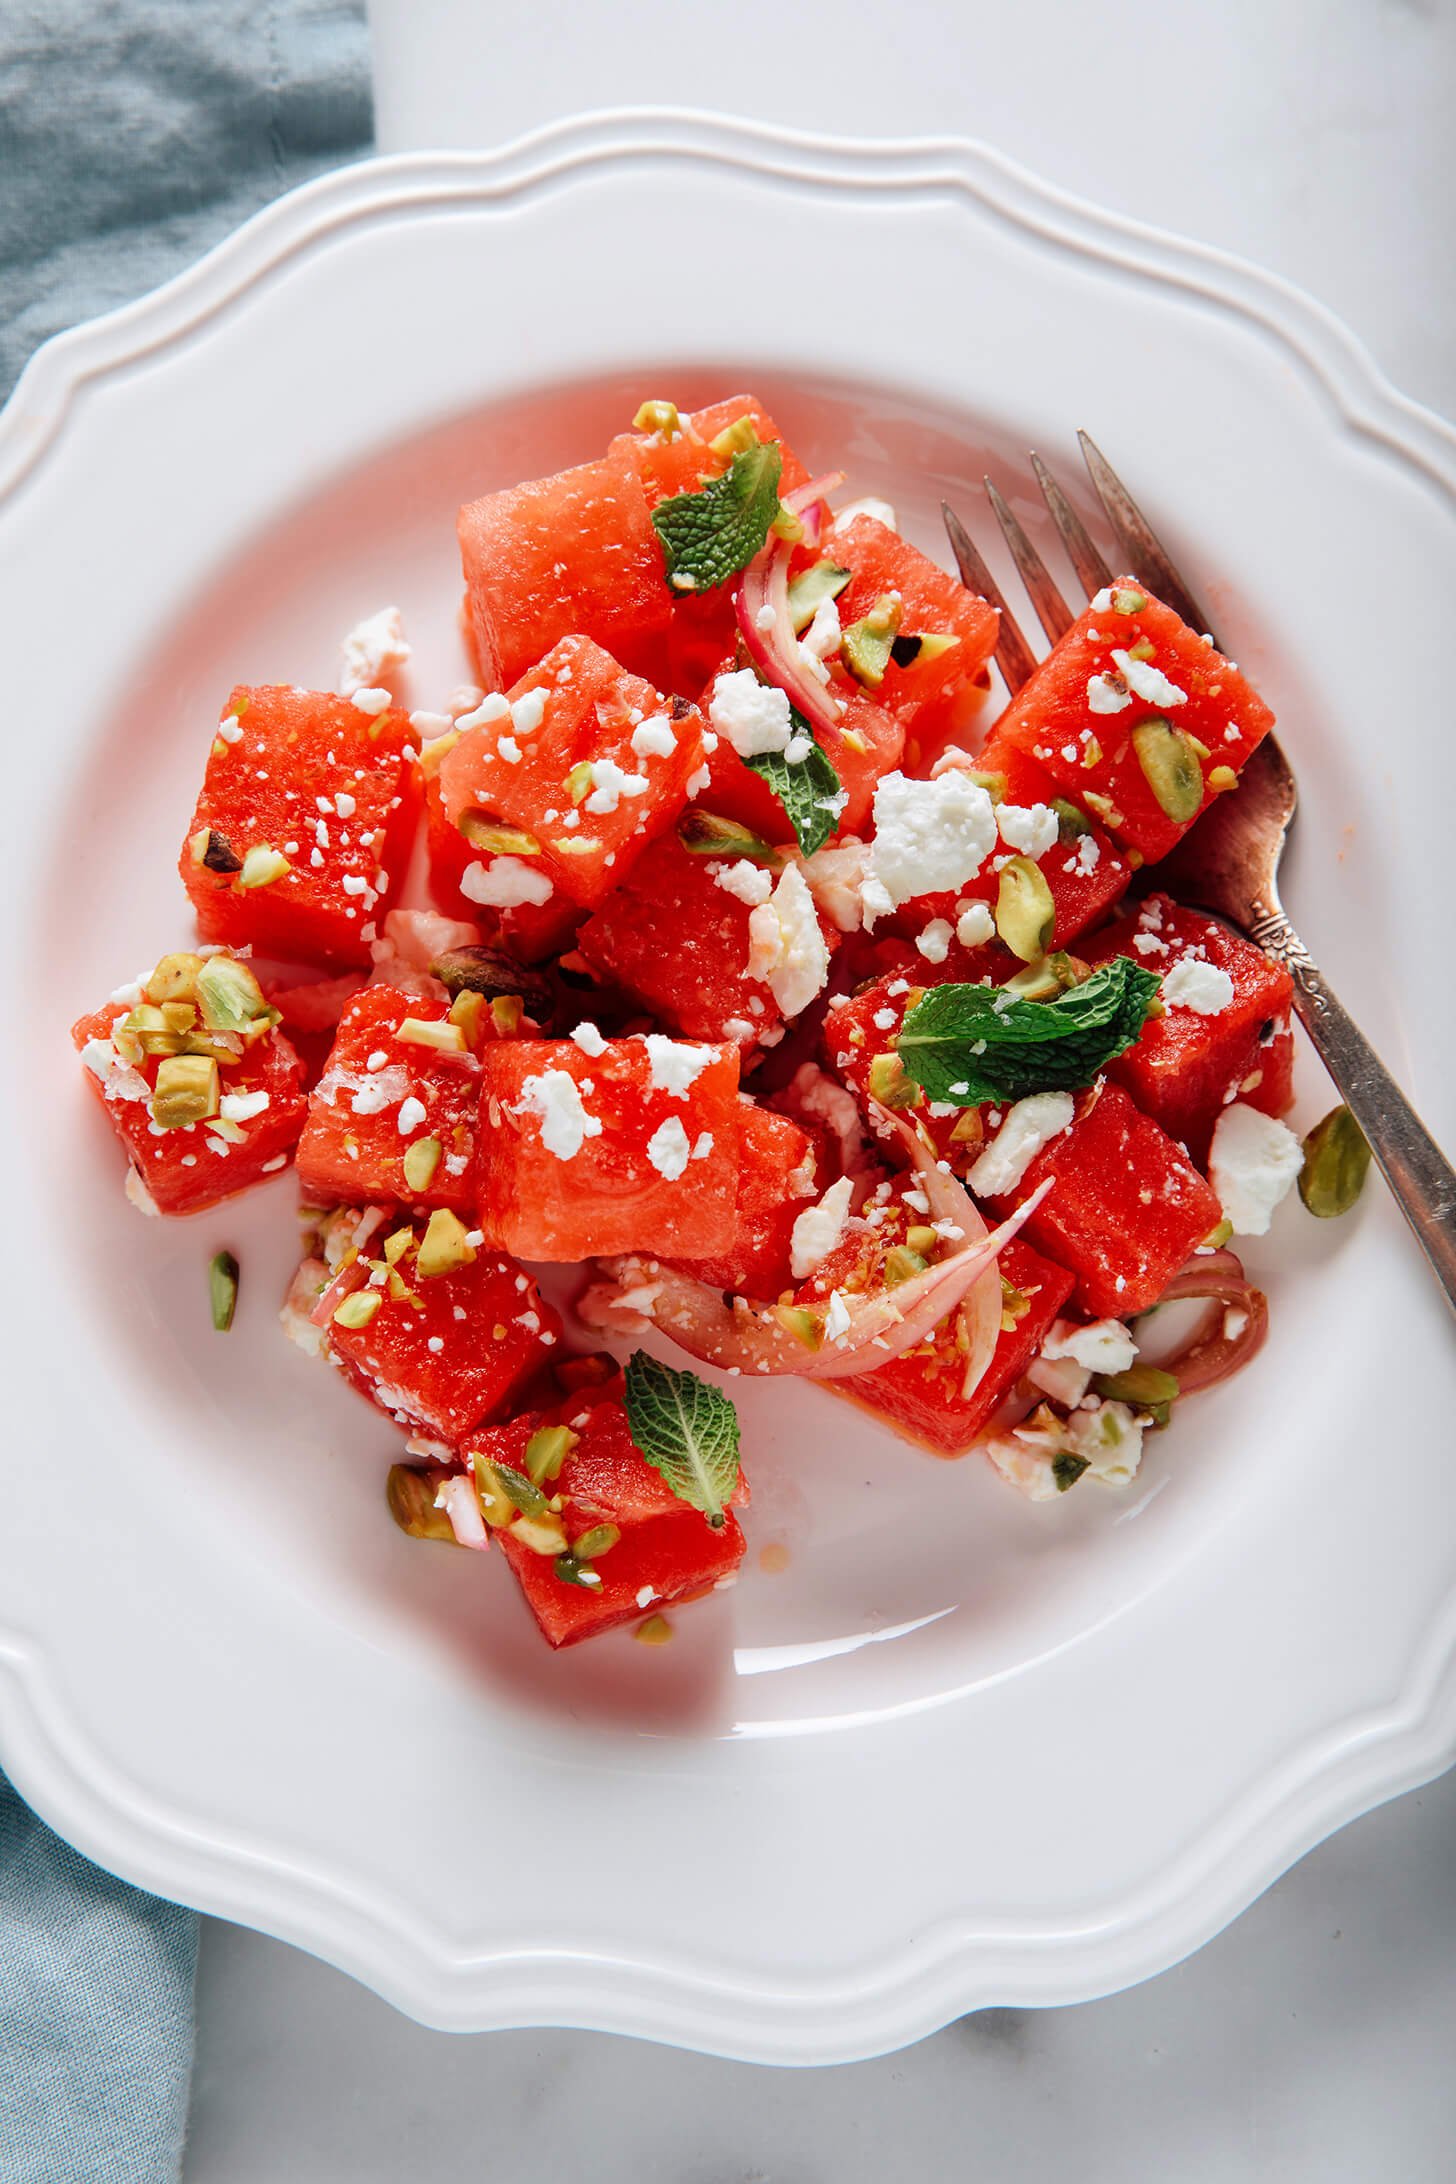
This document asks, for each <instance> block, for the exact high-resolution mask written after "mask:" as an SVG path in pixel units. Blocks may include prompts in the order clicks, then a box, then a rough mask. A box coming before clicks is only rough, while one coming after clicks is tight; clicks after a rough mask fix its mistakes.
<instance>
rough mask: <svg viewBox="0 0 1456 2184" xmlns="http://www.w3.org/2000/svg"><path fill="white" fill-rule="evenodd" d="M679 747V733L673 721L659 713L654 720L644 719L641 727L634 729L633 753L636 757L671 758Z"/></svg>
mask: <svg viewBox="0 0 1456 2184" xmlns="http://www.w3.org/2000/svg"><path fill="white" fill-rule="evenodd" d="M676 749H677V735H676V732H675V731H674V729H673V725H672V722H671V721H670V720H668V719H667V717H666V715H665V714H661V713H659V714H658V715H657V716H656V718H655V719H653V720H644V721H643V723H642V725H641V727H640V728H634V729H633V730H632V754H633V756H634V757H635V758H671V756H672V754H673V752H674V751H675V750H676Z"/></svg>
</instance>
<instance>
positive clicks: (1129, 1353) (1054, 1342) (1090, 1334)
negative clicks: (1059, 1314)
mask: <svg viewBox="0 0 1456 2184" xmlns="http://www.w3.org/2000/svg"><path fill="white" fill-rule="evenodd" d="M1041 1354H1042V1356H1043V1357H1046V1358H1052V1359H1054V1360H1055V1359H1056V1358H1059V1357H1069V1358H1071V1359H1072V1360H1073V1361H1074V1363H1076V1364H1078V1365H1083V1366H1085V1367H1086V1369H1087V1371H1088V1372H1089V1373H1125V1372H1126V1371H1127V1369H1128V1367H1129V1366H1130V1365H1132V1364H1133V1363H1135V1361H1136V1359H1137V1344H1136V1343H1135V1342H1134V1341H1133V1338H1132V1336H1131V1334H1130V1333H1129V1331H1128V1329H1127V1328H1126V1327H1125V1326H1124V1325H1123V1323H1122V1321H1121V1320H1116V1319H1101V1320H1093V1321H1092V1323H1091V1325H1090V1326H1087V1327H1078V1326H1076V1325H1075V1324H1074V1323H1073V1322H1072V1321H1071V1320H1063V1319H1059V1320H1057V1321H1055V1322H1054V1324H1053V1326H1052V1329H1051V1332H1050V1333H1049V1334H1048V1336H1047V1338H1046V1341H1045V1342H1044V1343H1043V1344H1042V1346H1041Z"/></svg>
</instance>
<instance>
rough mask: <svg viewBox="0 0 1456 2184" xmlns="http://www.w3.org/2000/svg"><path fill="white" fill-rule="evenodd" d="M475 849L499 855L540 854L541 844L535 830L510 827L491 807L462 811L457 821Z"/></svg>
mask: <svg viewBox="0 0 1456 2184" xmlns="http://www.w3.org/2000/svg"><path fill="white" fill-rule="evenodd" d="M456 825H457V826H458V828H459V830H460V832H461V833H462V834H463V835H464V836H465V839H466V841H467V842H469V844H470V846H471V848H472V849H484V850H487V851H488V852H489V853H490V854H491V855H492V856H496V857H539V856H540V854H541V844H540V843H539V842H538V841H537V839H536V837H535V835H534V834H526V833H525V832H523V830H522V829H521V828H520V827H508V826H506V825H504V824H503V822H502V821H501V820H499V819H497V818H495V817H493V816H492V814H491V813H490V812H488V811H480V810H471V811H467V812H462V813H461V815H460V817H459V819H458V820H457V821H456Z"/></svg>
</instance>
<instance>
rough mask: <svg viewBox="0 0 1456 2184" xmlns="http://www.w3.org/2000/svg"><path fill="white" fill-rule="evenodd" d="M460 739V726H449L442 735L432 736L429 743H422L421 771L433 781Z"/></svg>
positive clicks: (426, 777)
mask: <svg viewBox="0 0 1456 2184" xmlns="http://www.w3.org/2000/svg"><path fill="white" fill-rule="evenodd" d="M459 741H460V730H459V729H458V728H447V729H446V730H445V733H444V734H443V735H442V736H431V738H430V740H429V742H428V743H422V744H421V745H420V772H421V773H422V774H423V775H424V777H425V779H426V780H427V781H432V780H433V779H434V777H435V775H436V774H437V773H438V772H439V771H440V768H441V766H442V765H443V764H444V762H445V760H446V759H447V758H448V757H449V756H450V753H451V752H452V751H453V750H454V748H455V746H456V744H457V743H458V742H459Z"/></svg>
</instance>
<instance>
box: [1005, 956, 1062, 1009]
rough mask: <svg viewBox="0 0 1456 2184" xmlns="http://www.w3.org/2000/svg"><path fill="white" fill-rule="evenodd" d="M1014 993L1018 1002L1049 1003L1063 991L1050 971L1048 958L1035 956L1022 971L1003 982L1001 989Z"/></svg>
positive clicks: (1058, 980)
mask: <svg viewBox="0 0 1456 2184" xmlns="http://www.w3.org/2000/svg"><path fill="white" fill-rule="evenodd" d="M1003 990H1004V991H1005V992H1007V993H1014V994H1015V995H1016V998H1017V999H1018V1001H1050V1000H1051V999H1052V998H1053V997H1054V996H1055V995H1056V994H1059V993H1061V992H1063V991H1064V988H1063V986H1062V982H1061V980H1060V979H1059V978H1058V976H1057V974H1056V972H1055V971H1054V970H1053V969H1052V962H1051V957H1050V956H1037V957H1036V959H1035V960H1034V961H1033V962H1031V963H1028V964H1027V966H1026V969H1025V970H1024V971H1018V972H1017V973H1016V976H1015V977H1014V978H1008V979H1007V980H1006V981H1005V986H1004V989H1003Z"/></svg>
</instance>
